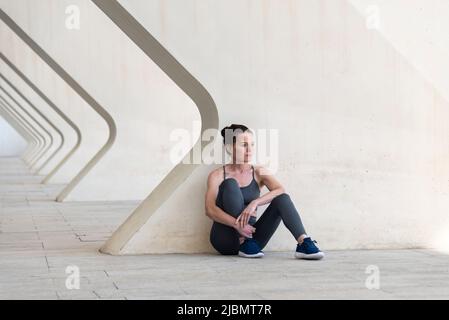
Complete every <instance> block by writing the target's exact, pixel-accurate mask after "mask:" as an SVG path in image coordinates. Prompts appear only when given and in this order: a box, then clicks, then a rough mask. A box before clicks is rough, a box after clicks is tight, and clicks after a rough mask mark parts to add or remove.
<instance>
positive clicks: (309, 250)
mask: <svg viewBox="0 0 449 320" xmlns="http://www.w3.org/2000/svg"><path fill="white" fill-rule="evenodd" d="M315 243H317V242H316V241H315V240H312V239H311V238H310V237H307V238H304V240H303V242H302V243H301V244H299V243H298V244H297V245H296V252H295V257H296V258H298V259H309V260H319V259H322V258H323V257H324V253H323V252H321V251H320V249H318V247H317V246H316V245H315Z"/></svg>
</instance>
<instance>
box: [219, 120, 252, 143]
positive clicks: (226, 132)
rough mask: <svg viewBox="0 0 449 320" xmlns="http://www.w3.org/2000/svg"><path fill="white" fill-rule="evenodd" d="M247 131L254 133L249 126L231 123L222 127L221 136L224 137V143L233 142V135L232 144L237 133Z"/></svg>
mask: <svg viewBox="0 0 449 320" xmlns="http://www.w3.org/2000/svg"><path fill="white" fill-rule="evenodd" d="M245 131H249V132H251V133H252V131H251V129H249V128H248V127H247V126H245V125H243V124H234V123H233V124H231V125H230V126H227V127H224V128H223V129H221V136H222V137H223V143H224V144H225V145H226V144H231V139H230V138H231V137H232V144H234V143H235V141H236V139H237V138H236V137H237V134H239V133H243V132H245Z"/></svg>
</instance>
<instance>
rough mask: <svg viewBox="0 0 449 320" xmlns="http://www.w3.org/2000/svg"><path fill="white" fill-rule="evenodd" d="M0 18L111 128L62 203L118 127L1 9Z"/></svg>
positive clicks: (61, 197) (62, 195)
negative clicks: (106, 137)
mask: <svg viewBox="0 0 449 320" xmlns="http://www.w3.org/2000/svg"><path fill="white" fill-rule="evenodd" d="M0 18H1V19H2V20H3V22H4V23H5V24H6V25H7V26H8V27H9V28H10V29H11V30H12V31H14V32H15V33H16V35H17V36H18V37H19V38H21V39H22V41H23V42H25V43H26V44H27V45H28V46H29V47H30V48H31V49H32V50H33V51H34V52H35V53H36V54H37V55H38V56H39V57H40V58H41V59H42V60H43V61H45V63H47V64H48V66H49V67H50V68H51V69H53V71H54V72H56V74H57V75H59V76H60V77H61V78H62V79H63V80H64V81H65V82H66V83H67V85H68V86H69V87H71V88H72V89H73V90H74V91H75V92H76V93H77V94H78V95H79V96H80V97H81V98H82V99H83V100H84V101H85V102H86V103H87V104H88V105H89V106H91V107H92V108H93V109H94V110H95V112H97V113H98V114H99V115H100V116H101V117H102V118H103V119H104V121H105V122H106V123H107V125H108V128H109V137H108V140H107V141H106V143H105V144H104V145H103V147H101V148H100V150H99V151H98V152H97V153H96V154H95V155H94V156H93V158H92V159H90V160H89V162H88V163H87V164H86V165H85V166H84V167H83V168H82V169H81V171H80V172H79V173H78V174H77V175H76V176H75V177H74V178H73V179H72V181H70V182H69V184H68V185H67V186H66V187H65V188H64V189H63V190H62V191H61V193H60V194H59V195H58V196H57V198H56V201H60V202H61V201H63V200H64V199H65V198H66V197H67V196H68V195H69V193H70V192H71V191H72V190H73V189H74V188H75V187H76V186H77V185H78V184H79V182H80V181H81V180H82V179H83V178H84V177H85V176H86V175H87V174H88V173H89V171H90V170H92V168H93V167H94V166H95V165H96V164H97V163H98V162H99V161H100V159H101V158H102V157H103V156H104V155H105V154H106V152H108V150H109V149H110V148H111V147H112V145H113V144H114V142H115V138H116V136H117V127H116V125H115V122H114V119H113V118H112V117H111V115H110V114H109V113H108V112H107V111H106V110H105V109H104V108H103V107H102V106H101V105H100V104H99V103H98V102H97V101H96V100H95V99H94V98H93V97H92V96H91V95H90V94H89V93H87V91H86V90H84V88H83V87H81V85H80V84H79V83H78V82H76V81H75V79H73V78H72V77H71V76H70V75H69V74H68V73H67V72H66V71H65V70H64V69H63V68H62V67H61V66H60V65H59V64H58V63H57V62H56V61H55V60H53V58H51V57H50V56H49V55H48V54H47V53H46V52H45V51H44V50H43V49H42V48H41V47H40V46H39V45H38V44H37V43H36V42H35V41H34V40H33V39H31V37H30V36H28V34H26V33H25V31H23V30H22V29H21V28H20V27H19V26H18V25H17V24H16V23H15V22H14V21H13V20H12V19H11V18H10V17H9V16H8V15H7V14H6V13H5V12H4V11H3V10H1V9H0Z"/></svg>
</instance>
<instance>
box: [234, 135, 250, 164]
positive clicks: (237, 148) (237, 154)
mask: <svg viewBox="0 0 449 320" xmlns="http://www.w3.org/2000/svg"><path fill="white" fill-rule="evenodd" d="M254 146H255V143H254V141H253V134H252V133H251V132H250V131H245V132H242V133H239V134H237V136H236V141H235V143H234V146H233V160H234V163H236V164H238V163H249V162H250V161H251V159H252V156H253V150H254Z"/></svg>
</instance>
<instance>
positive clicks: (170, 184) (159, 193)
mask: <svg viewBox="0 0 449 320" xmlns="http://www.w3.org/2000/svg"><path fill="white" fill-rule="evenodd" d="M92 2H93V3H95V5H96V6H97V7H98V8H100V10H102V11H103V12H104V13H105V14H106V15H107V16H108V17H109V18H110V19H111V20H112V21H113V22H114V23H115V24H116V25H117V26H118V27H119V28H120V29H121V30H122V31H123V32H124V33H125V34H126V35H127V36H128V37H129V38H130V39H131V40H132V41H133V42H134V43H135V44H136V45H137V46H138V47H139V48H140V49H141V50H142V51H143V52H144V53H145V54H146V55H147V56H148V57H149V58H150V59H151V60H152V61H153V62H154V63H156V64H157V65H158V66H159V67H160V68H161V70H162V71H163V72H165V73H166V74H167V76H169V77H170V78H171V79H172V80H173V82H175V83H176V84H177V85H178V86H179V88H181V89H182V90H183V91H184V92H185V93H186V94H187V95H188V96H189V97H190V98H191V99H192V100H193V102H194V103H195V104H196V106H197V108H198V110H199V112H200V115H201V122H202V128H201V135H200V138H199V139H198V141H197V142H196V143H195V145H194V147H193V148H192V149H191V150H190V151H189V153H188V154H187V155H186V156H185V158H184V159H183V160H182V161H181V163H179V164H177V165H176V166H175V167H174V168H173V169H172V170H171V171H170V172H169V173H168V175H167V176H166V177H165V178H164V179H163V180H162V182H161V183H160V184H159V185H158V186H156V188H155V189H154V190H153V191H152V192H151V194H150V195H149V196H148V197H147V198H146V199H145V200H144V201H143V202H142V203H141V204H140V205H139V207H138V208H137V209H136V210H135V211H134V212H133V213H132V214H131V216H130V217H128V219H126V221H125V222H124V223H123V224H122V225H121V226H120V227H119V228H118V229H117V230H116V231H115V232H114V233H113V235H112V237H111V238H110V239H109V240H108V241H107V242H106V244H105V245H104V246H103V247H102V248H101V249H100V251H101V252H104V253H110V254H119V253H120V251H121V249H122V248H123V247H124V246H125V245H126V243H127V242H128V241H129V240H130V239H131V237H132V236H133V235H134V234H135V233H136V232H137V231H138V230H139V229H140V228H141V227H142V226H143V225H144V224H145V223H146V222H147V221H148V219H150V218H151V216H152V214H153V213H154V212H155V211H156V210H157V209H158V208H159V207H160V206H161V205H162V204H163V203H164V202H165V201H166V200H167V199H168V198H169V197H170V196H171V194H172V193H173V192H174V191H175V190H176V188H177V187H178V186H180V185H181V184H182V183H183V182H184V181H185V180H186V179H187V178H188V177H189V176H190V175H191V174H192V172H193V171H194V170H195V169H196V168H197V167H198V166H199V164H185V163H184V162H185V161H187V162H188V163H191V159H193V150H196V149H197V148H200V150H203V148H204V147H205V146H206V142H204V141H201V136H202V134H203V132H204V130H206V129H209V128H216V129H218V111H217V108H216V106H215V103H214V101H213V99H212V97H211V96H210V94H209V93H208V92H207V90H206V89H205V88H204V87H203V86H202V85H201V84H200V83H199V82H198V80H196V79H195V78H194V77H193V76H192V75H191V74H190V73H189V72H188V71H187V70H186V69H185V68H184V67H183V66H182V65H181V64H180V63H179V62H178V61H177V60H176V59H175V58H174V57H173V56H172V55H171V54H170V53H169V52H168V51H167V50H166V49H165V48H164V47H163V46H162V45H161V44H160V43H159V42H158V41H157V40H156V39H155V38H154V37H153V36H152V35H151V34H150V33H149V32H148V31H147V30H146V29H145V28H144V27H143V26H142V25H141V24H140V23H139V22H138V21H137V20H136V19H135V18H134V17H133V16H132V15H130V14H129V12H128V11H127V10H126V9H125V8H123V7H122V6H121V5H120V4H119V3H118V2H117V1H116V0H92ZM189 160H190V161H189Z"/></svg>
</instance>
